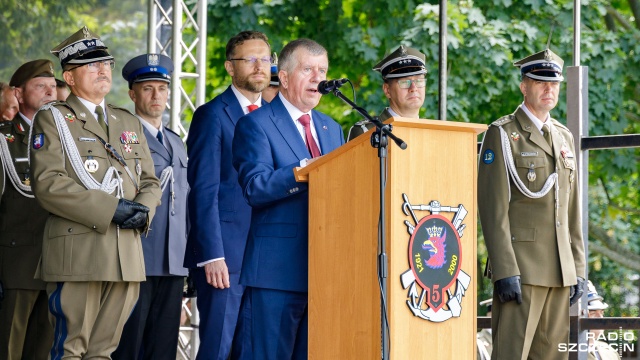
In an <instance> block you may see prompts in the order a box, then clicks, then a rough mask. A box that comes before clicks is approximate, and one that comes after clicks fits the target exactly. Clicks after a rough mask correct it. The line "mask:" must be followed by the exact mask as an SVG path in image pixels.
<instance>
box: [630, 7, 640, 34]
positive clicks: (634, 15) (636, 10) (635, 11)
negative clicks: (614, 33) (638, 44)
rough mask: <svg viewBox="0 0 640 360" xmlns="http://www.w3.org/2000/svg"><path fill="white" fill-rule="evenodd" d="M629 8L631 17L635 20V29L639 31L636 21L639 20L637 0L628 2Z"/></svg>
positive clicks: (639, 26) (638, 24)
mask: <svg viewBox="0 0 640 360" xmlns="http://www.w3.org/2000/svg"><path fill="white" fill-rule="evenodd" d="M629 7H630V8H631V12H632V13H633V17H634V18H635V19H636V28H638V29H640V23H638V19H640V3H638V0H629Z"/></svg>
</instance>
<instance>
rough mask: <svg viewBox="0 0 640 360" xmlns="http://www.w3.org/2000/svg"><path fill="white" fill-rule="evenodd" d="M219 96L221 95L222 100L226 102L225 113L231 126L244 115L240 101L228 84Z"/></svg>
mask: <svg viewBox="0 0 640 360" xmlns="http://www.w3.org/2000/svg"><path fill="white" fill-rule="evenodd" d="M220 96H222V102H224V103H225V104H226V106H225V107H224V111H225V113H226V114H227V116H228V117H229V120H230V121H231V123H232V124H233V126H236V123H237V122H238V120H240V118H241V117H243V116H244V111H242V107H240V101H238V98H236V94H234V93H233V90H231V86H229V87H228V88H227V90H225V91H224V92H223V93H222V94H221V95H220Z"/></svg>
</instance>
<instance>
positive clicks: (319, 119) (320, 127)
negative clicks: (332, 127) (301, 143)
mask: <svg viewBox="0 0 640 360" xmlns="http://www.w3.org/2000/svg"><path fill="white" fill-rule="evenodd" d="M312 113H313V126H314V127H315V129H316V135H318V142H319V143H320V144H318V146H320V154H322V155H324V154H326V153H328V152H330V151H331V150H327V149H329V148H330V146H331V144H330V143H331V137H330V136H329V128H328V127H327V120H326V119H325V118H324V116H322V115H321V114H320V113H319V112H317V111H315V110H312Z"/></svg>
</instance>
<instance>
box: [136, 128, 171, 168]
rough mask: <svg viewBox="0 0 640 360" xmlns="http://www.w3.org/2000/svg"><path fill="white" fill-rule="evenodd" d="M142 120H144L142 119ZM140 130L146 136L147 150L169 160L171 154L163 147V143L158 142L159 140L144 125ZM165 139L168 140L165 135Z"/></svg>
mask: <svg viewBox="0 0 640 360" xmlns="http://www.w3.org/2000/svg"><path fill="white" fill-rule="evenodd" d="M143 121H144V120H143ZM142 132H143V133H144V136H145V137H146V138H147V144H149V150H151V151H152V152H155V153H156V154H158V155H160V156H162V157H163V158H164V159H165V160H167V161H169V162H170V161H171V155H170V154H169V151H168V150H167V149H166V148H165V147H164V145H162V144H160V141H158V139H157V138H156V137H154V136H153V135H151V133H150V132H149V130H147V128H146V127H144V126H143V127H142ZM165 140H167V142H168V137H166V136H165Z"/></svg>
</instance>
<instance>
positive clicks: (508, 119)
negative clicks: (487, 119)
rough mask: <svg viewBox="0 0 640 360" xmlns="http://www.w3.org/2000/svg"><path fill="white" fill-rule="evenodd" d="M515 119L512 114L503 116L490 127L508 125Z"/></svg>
mask: <svg viewBox="0 0 640 360" xmlns="http://www.w3.org/2000/svg"><path fill="white" fill-rule="evenodd" d="M515 119H516V116H515V115H513V114H510V115H505V116H503V117H501V118H500V119H498V120H496V121H494V122H492V123H491V125H493V126H502V125H504V124H508V123H510V122H512V121H514V120H515Z"/></svg>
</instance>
